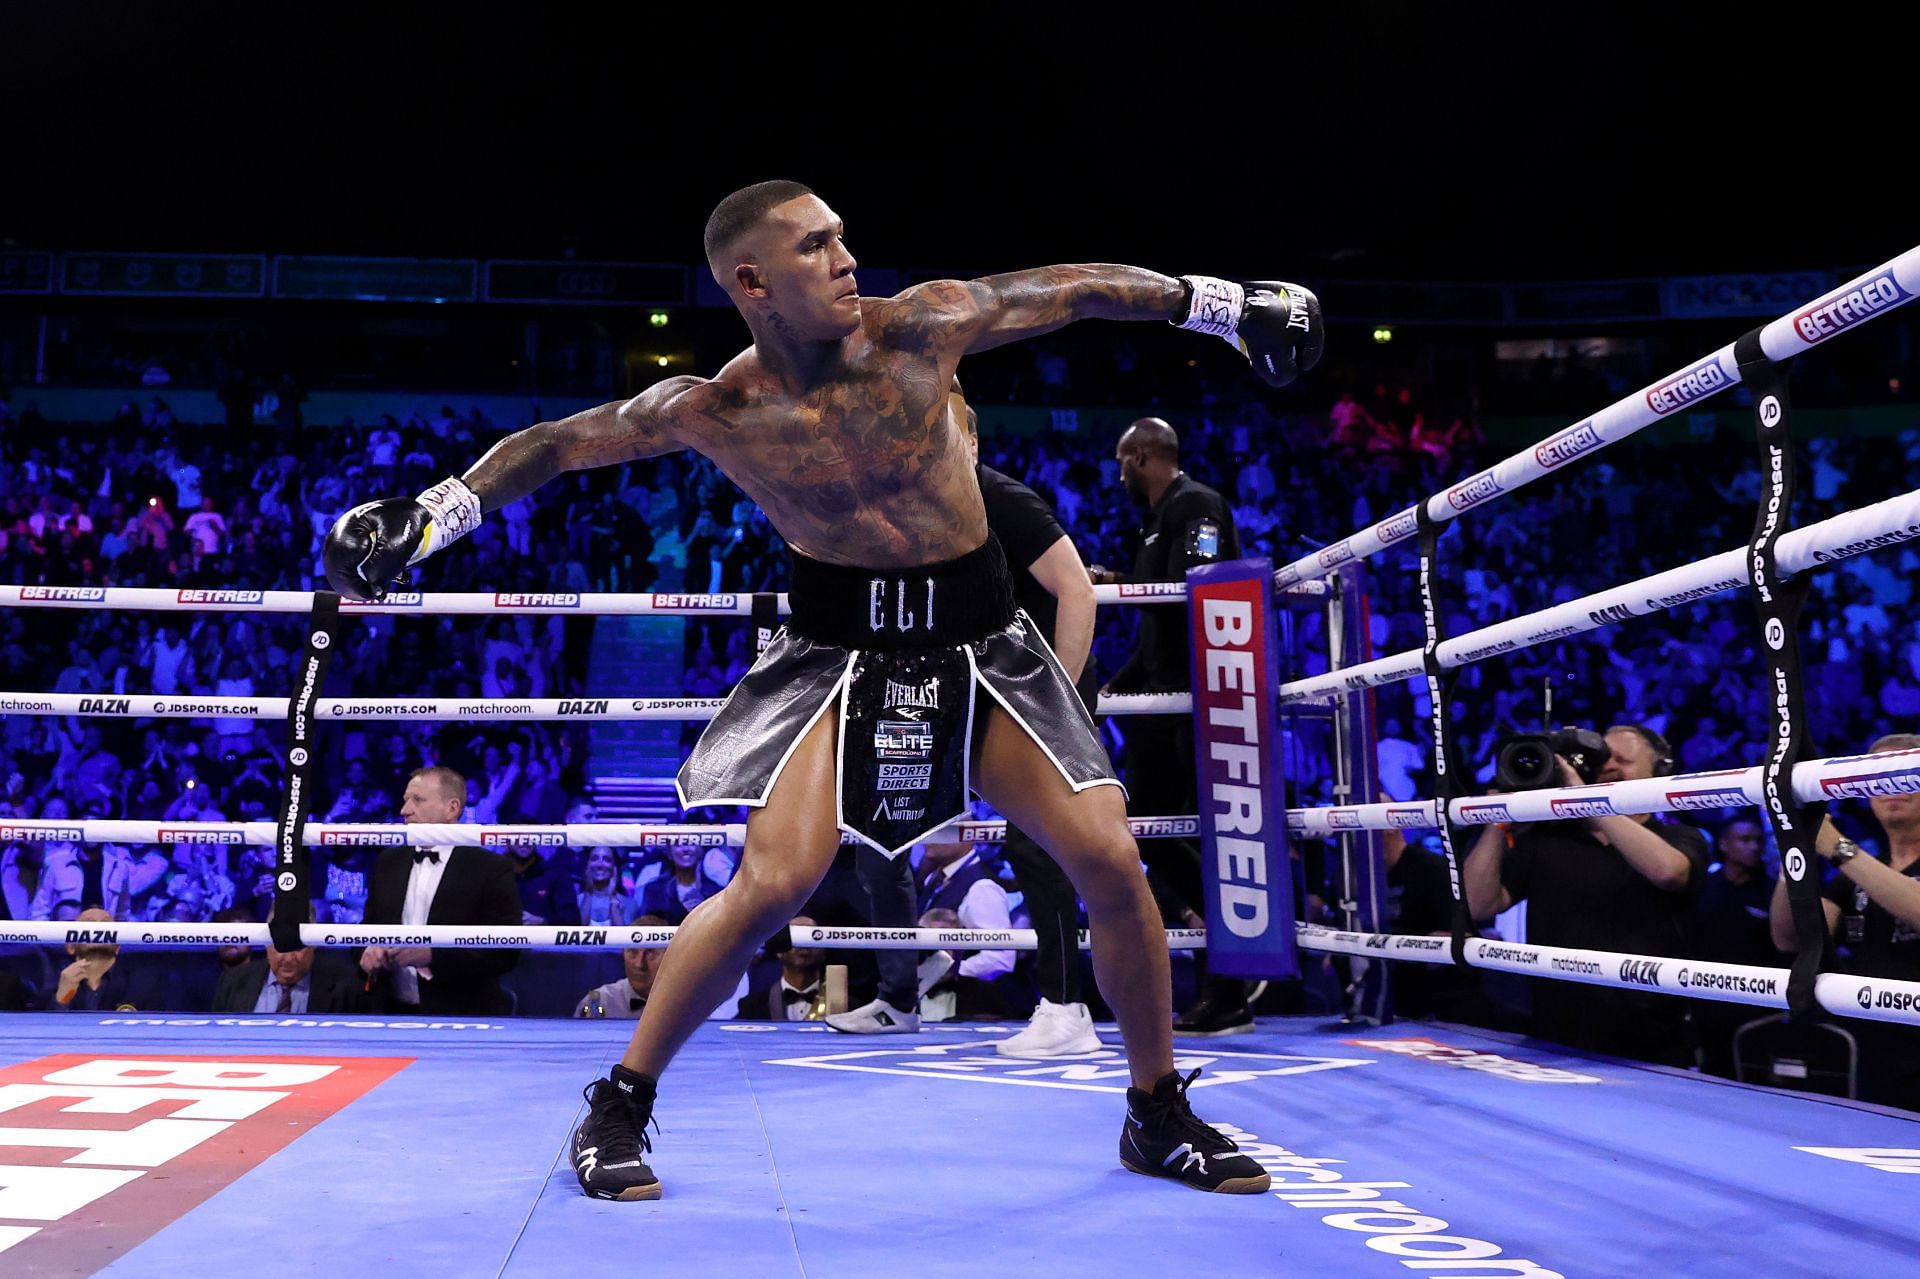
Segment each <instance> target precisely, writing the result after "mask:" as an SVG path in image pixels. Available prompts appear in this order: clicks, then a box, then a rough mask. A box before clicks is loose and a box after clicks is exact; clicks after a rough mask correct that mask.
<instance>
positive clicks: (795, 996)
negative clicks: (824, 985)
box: [780, 986, 813, 1005]
mask: <svg viewBox="0 0 1920 1279" xmlns="http://www.w3.org/2000/svg"><path fill="white" fill-rule="evenodd" d="M780 1000H781V1002H782V1003H783V1004H789V1005H791V1004H810V1003H812V1002H813V992H812V991H810V990H795V989H794V988H793V987H791V986H782V987H781V988H780Z"/></svg>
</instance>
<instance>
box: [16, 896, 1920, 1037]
mask: <svg viewBox="0 0 1920 1279" xmlns="http://www.w3.org/2000/svg"><path fill="white" fill-rule="evenodd" d="M267 927H268V926H267V925H265V924H141V923H104V922H103V923H93V922H88V923H85V924H79V923H68V922H56V923H48V922H43V921H37V920H36V921H25V922H19V923H15V922H11V921H8V922H0V943H23V942H24V943H38V944H53V945H58V944H61V943H69V944H74V943H77V944H85V945H119V946H129V947H141V948H146V947H152V948H156V949H158V948H193V947H204V946H255V947H257V946H264V945H265V944H266V943H267V941H268V935H267ZM1294 928H1295V931H1296V934H1297V936H1298V939H1299V942H1300V945H1301V947H1302V948H1303V949H1306V950H1312V951H1319V952H1325V953H1334V954H1349V955H1361V956H1365V957H1367V958H1374V959H1397V960H1406V961H1411V962H1414V963H1422V964H1447V965H1452V964H1453V963H1454V959H1453V955H1452V953H1451V943H1450V942H1449V941H1448V939H1447V938H1445V937H1440V936H1405V935H1398V934H1388V933H1358V932H1344V931H1340V930H1337V929H1332V928H1324V927H1321V926H1319V925H1315V924H1295V925H1294ZM674 932H675V929H674V928H673V927H671V926H665V927H662V926H631V927H615V926H601V925H585V926H570V927H561V926H556V925H552V924H537V925H501V926H498V927H490V926H488V925H484V924H303V925H301V927H300V941H301V942H302V944H304V945H308V946H313V947H317V948H322V949H329V948H330V949H339V948H343V947H355V946H370V945H379V946H446V947H501V946H510V947H515V948H517V949H522V950H572V951H580V950H593V951H608V950H624V949H627V948H629V947H641V948H646V949H658V948H661V947H664V946H666V945H667V944H668V943H670V942H671V941H672V940H673V935H674ZM789 935H790V936H791V937H792V939H793V940H794V942H795V943H797V944H800V945H804V946H809V947H813V948H816V949H820V950H935V949H947V948H951V949H956V950H1034V949H1037V948H1038V944H1039V943H1038V938H1037V936H1036V934H1035V933H1034V931H1033V930H1032V929H1030V928H1008V929H969V928H959V929H944V928H827V927H818V926H805V927H801V928H798V929H793V930H790V934H789ZM1166 936H1167V945H1168V947H1169V948H1170V949H1175V950H1198V949H1204V948H1205V946H1206V940H1207V937H1206V930H1205V929H1198V928H1193V929H1168V930H1167V932H1166ZM1079 946H1080V948H1081V949H1082V950H1086V949H1089V948H1090V946H1091V943H1090V941H1089V939H1088V934H1087V932H1086V930H1084V929H1082V930H1081V931H1080V934H1079ZM1464 959H1465V962H1466V964H1467V966H1469V967H1472V968H1488V969H1495V970H1499V971H1502V972H1512V973H1519V974H1522V975H1524V976H1529V977H1543V978H1548V979H1552V980H1555V981H1572V982H1578V983H1580V984H1582V985H1588V986H1609V987H1615V988H1619V989H1631V990H1651V991H1658V992H1660V993H1663V994H1669V995H1682V996H1690V997H1692V998H1696V999H1710V1000H1714V1001H1717V1002H1720V1003H1734V1004H1749V1005H1756V1006H1760V1007H1766V1008H1781V1009H1784V1008H1786V1007H1787V996H1786V987H1787V970H1786V969H1784V968H1759V967H1752V966H1748V965H1744V964H1721V963H1713V962H1709V961H1707V960H1691V959H1676V958H1674V957H1673V956H1671V955H1632V954H1624V953H1620V952H1616V951H1603V950H1580V949H1574V948H1570V947H1561V946H1537V945H1532V944H1529V943H1525V942H1506V941H1497V940H1493V939H1490V938H1484V937H1470V938H1468V939H1467V942H1466V947H1465V953H1464ZM1814 998H1815V1001H1816V1002H1817V1003H1818V1004H1819V1005H1820V1006H1821V1007H1822V1008H1824V1009H1826V1010H1827V1011H1828V1012H1830V1013H1833V1014H1835V1015H1836V1016H1841V1017H1852V1018H1856V1019H1864V1020H1871V1021H1886V1022H1899V1023H1903V1024H1907V1025H1920V982H1911V981H1896V980H1893V979H1890V978H1880V977H1854V976H1850V975H1848V974H1844V973H1823V974H1821V975H1820V976H1819V977H1818V978H1817V979H1816V980H1815V983H1814Z"/></svg>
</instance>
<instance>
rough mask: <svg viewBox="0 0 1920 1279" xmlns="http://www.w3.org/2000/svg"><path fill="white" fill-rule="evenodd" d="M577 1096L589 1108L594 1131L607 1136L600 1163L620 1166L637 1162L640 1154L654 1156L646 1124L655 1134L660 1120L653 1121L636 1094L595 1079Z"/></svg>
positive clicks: (611, 1082) (646, 1106)
mask: <svg viewBox="0 0 1920 1279" xmlns="http://www.w3.org/2000/svg"><path fill="white" fill-rule="evenodd" d="M580 1096H581V1099H582V1100H584V1101H585V1102H586V1103H587V1105H588V1106H589V1107H591V1108H592V1114H593V1123H594V1127H595V1129H596V1130H598V1131H601V1132H605V1133H606V1134H607V1136H606V1137H605V1138H604V1144H605V1147H606V1150H605V1154H604V1159H603V1162H606V1163H619V1162H621V1161H622V1160H625V1159H638V1158H639V1157H640V1155H641V1152H643V1151H644V1152H646V1153H647V1154H652V1153H653V1138H651V1137H649V1136H647V1121H648V1120H652V1121H653V1130H654V1131H655V1132H659V1131H660V1121H659V1120H657V1119H654V1118H653V1106H652V1105H651V1104H650V1103H648V1102H644V1101H642V1100H640V1098H639V1097H638V1096H637V1095H635V1094H631V1093H624V1092H621V1091H620V1089H619V1088H618V1087H617V1086H616V1085H615V1084H614V1082H613V1081H612V1080H610V1079H596V1080H594V1081H593V1082H592V1083H590V1084H588V1085H587V1086H586V1087H585V1088H584V1089H582V1090H581V1093H580Z"/></svg>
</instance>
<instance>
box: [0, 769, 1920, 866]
mask: <svg viewBox="0 0 1920 1279" xmlns="http://www.w3.org/2000/svg"><path fill="white" fill-rule="evenodd" d="M1765 784H1766V782H1765V770H1764V769H1763V768H1762V767H1760V766H1758V765H1756V766H1755V767H1752V768H1733V769H1724V770H1720V771H1716V772H1710V773H1679V774H1675V775H1674V776H1672V777H1643V778H1636V779H1634V780H1631V781H1624V782H1602V783H1599V784H1597V785H1593V786H1556V787H1552V788H1550V789H1544V790H1529V791H1518V792H1515V793H1514V794H1511V795H1484V796H1474V797H1468V798H1463V799H1456V800H1454V801H1452V803H1451V804H1450V805H1449V806H1448V809H1447V817H1448V820H1449V821H1451V822H1452V823H1453V824H1454V825H1457V826H1485V825H1490V824H1492V823H1495V822H1551V821H1569V820H1573V819H1578V818H1585V817H1608V816H1627V815H1632V814H1636V813H1671V812H1692V811H1699V810H1706V809H1721V808H1736V807H1741V806H1752V805H1757V804H1759V803H1760V802H1761V801H1762V798H1763V795H1762V788H1763V787H1764V786H1765ZM1793 790H1794V794H1795V795H1796V796H1797V797H1798V798H1799V799H1801V800H1803V801H1805V802H1807V803H1824V802H1826V801H1828V800H1834V799H1849V798H1853V799H1858V798H1867V797H1871V796H1874V795H1907V794H1920V749H1915V750H1904V751H1887V752H1885V753H1883V754H1879V755H1837V756H1834V757H1832V758H1829V759H1811V760H1805V761H1803V762H1802V763H1801V764H1800V765H1799V766H1798V767H1797V768H1795V769H1794V772H1793ZM1438 804H1439V801H1437V800H1433V799H1415V800H1408V801H1406V802H1405V803H1389V804H1341V805H1335V806H1331V807H1323V808H1291V809H1288V810H1287V815H1286V820H1287V826H1288V828H1289V829H1291V830H1295V831H1299V832H1303V833H1306V834H1313V835H1333V834H1339V833H1340V832H1342V831H1350V830H1418V829H1430V828H1433V827H1436V826H1438V825H1439V819H1438V818H1439V807H1438ZM1127 825H1128V827H1129V828H1130V829H1131V830H1132V833H1133V836H1134V838H1136V839H1170V838H1189V837H1193V836H1197V835H1198V834H1199V833H1200V822H1199V818H1198V817H1196V816H1191V815H1183V816H1175V817H1130V818H1128V819H1127ZM941 829H942V830H943V831H945V832H948V833H950V834H951V837H952V838H954V839H956V840H958V841H960V842H961V843H968V844H997V843H1003V842H1005V839H1006V830H1007V824H1006V823H1005V822H1004V821H961V822H955V823H953V824H952V825H950V826H946V827H942V828H941ZM746 830H747V828H746V826H745V824H744V823H739V822H734V823H730V824H727V825H722V826H699V825H691V824H687V825H644V824H640V823H627V822H578V823H574V824H571V825H556V826H513V825H508V824H505V823H501V824H498V825H492V826H483V825H476V824H472V823H447V824H441V823H428V822H417V823H413V824H397V823H396V824H377V823H366V822H309V823H307V827H306V833H305V839H304V842H305V843H306V844H307V845H308V846H310V847H338V846H347V847H355V846H358V847H396V848H401V847H430V846H434V845H458V846H466V847H481V848H541V847H553V848H560V847H565V848H602V847H608V848H659V847H669V846H671V845H673V844H686V843H691V844H699V845H701V846H703V847H734V848H737V847H740V846H741V845H742V844H743V843H745V840H746ZM273 836H274V823H272V822H166V821H122V820H117V819H111V818H85V819H82V820H79V821H64V822H63V821H46V820H42V819H27V818H13V819H7V820H4V821H0V842H6V841H17V842H20V843H39V844H48V843H76V844H104V843H112V844H251V845H256V846H259V845H270V844H272V843H273ZM843 838H844V839H847V840H851V839H853V838H854V837H853V836H843Z"/></svg>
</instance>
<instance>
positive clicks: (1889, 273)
mask: <svg viewBox="0 0 1920 1279" xmlns="http://www.w3.org/2000/svg"><path fill="white" fill-rule="evenodd" d="M1916 294H1920V248H1913V249H1909V250H1907V251H1906V252H1905V253H1903V254H1901V255H1900V256H1899V257H1897V258H1894V259H1893V260H1892V261H1890V262H1884V263H1882V264H1881V265H1879V266H1877V267H1875V268H1873V269H1872V270H1871V271H1868V272H1866V273H1864V274H1862V275H1858V276H1855V277H1854V278H1853V279H1851V280H1849V281H1847V282H1846V283H1845V284H1843V285H1841V286H1840V287H1839V288H1837V289H1833V290H1831V291H1830V292H1828V293H1825V294H1822V295H1821V296H1820V297H1819V298H1816V299H1815V300H1814V301H1812V302H1809V303H1807V304H1806V305H1805V306H1802V307H1800V308H1798V309H1796V310H1795V311H1793V312H1792V313H1791V314H1788V315H1783V316H1781V317H1780V318H1778V319H1776V320H1774V321H1773V322H1772V323H1770V324H1768V325H1767V326H1766V327H1765V328H1764V329H1762V330H1761V332H1760V349H1761V350H1762V351H1763V352H1765V353H1766V356H1767V358H1768V359H1771V360H1776V361H1778V360H1784V359H1787V358H1789V357H1791V356H1795V355H1798V354H1800V353H1801V352H1802V351H1806V350H1810V349H1811V348H1813V347H1815V346H1818V345H1819V344H1820V343H1822V342H1825V341H1827V340H1828V339H1829V338H1833V337H1837V336H1839V335H1840V334H1842V333H1845V332H1847V331H1848V330H1850V329H1852V328H1854V327H1855V326H1857V325H1860V324H1864V323H1865V322H1867V321H1868V320H1872V319H1876V318H1878V317H1879V316H1882V315H1885V314H1886V313H1887V312H1888V311H1892V310H1894V309H1896V308H1898V307H1901V306H1905V305H1906V304H1907V303H1908V302H1910V301H1912V300H1913V298H1914V296H1915V295H1916ZM1739 381H1740V367H1739V365H1738V364H1737V363H1736V362H1735V360H1734V355H1733V344H1732V343H1728V344H1727V345H1726V346H1724V347H1722V348H1720V349H1719V350H1718V351H1716V352H1714V353H1713V354H1712V355H1709V356H1707V357H1706V358H1705V359H1703V360H1698V361H1695V362H1694V363H1692V364H1690V365H1688V366H1686V367H1685V368H1683V369H1680V370H1677V371H1676V372H1674V373H1672V374H1669V375H1668V376H1667V377H1664V378H1661V379H1660V380H1659V381H1657V382H1655V383H1653V384H1652V385H1650V386H1646V387H1643V388H1641V389H1640V390H1638V391H1635V392H1634V393H1633V394H1632V395H1629V396H1626V397H1625V398H1623V399H1620V400H1616V401H1615V402H1614V403H1613V404H1611V405H1609V406H1607V407H1606V408H1604V409H1601V410H1600V411H1599V412H1598V413H1595V414H1594V415H1593V416H1592V417H1590V418H1586V419H1584V420H1582V421H1579V422H1576V423H1574V424H1573V425H1572V426H1569V427H1566V428H1565V429H1563V430H1560V431H1557V432H1555V433H1554V434H1553V435H1550V436H1548V437H1547V438H1546V439H1545V440H1542V441H1541V442H1540V443H1539V444H1537V445H1535V446H1534V447H1533V448H1531V449H1528V450H1526V451H1525V452H1522V453H1516V454H1514V455H1513V456H1512V457H1510V458H1507V459H1506V460H1505V461H1503V462H1499V463H1496V464H1495V465H1493V466H1491V467H1489V468H1487V469H1486V470H1484V471H1482V472H1480V473H1479V474H1478V475H1474V476H1471V477H1469V478H1467V479H1464V480H1462V481H1460V482H1459V483H1458V484H1455V485H1454V486H1453V487H1452V488H1450V489H1448V490H1446V491H1445V492H1444V493H1436V494H1434V495H1433V496H1432V497H1429V498H1427V499H1426V508H1427V513H1428V514H1429V515H1430V516H1432V517H1433V519H1435V520H1436V521H1441V522H1445V521H1447V520H1451V519H1453V518H1454V517H1456V516H1458V515H1462V514H1464V513H1466V512H1467V511H1470V510H1472V509H1474V508H1475V507H1477V506H1481V505H1484V504H1485V503H1487V502H1490V501H1492V500H1493V499H1494V498H1496V497H1498V496H1499V495H1500V494H1502V493H1511V492H1514V491H1516V490H1518V489H1520V488H1522V487H1524V486H1525V485H1527V484H1531V483H1532V482H1533V481H1535V480H1537V479H1539V478H1540V477H1541V476H1543V475H1547V474H1549V473H1551V472H1552V471H1554V470H1556V469H1558V468H1559V467H1561V466H1564V465H1565V464H1567V463H1568V462H1571V461H1573V459H1575V458H1577V457H1583V456H1585V455H1586V454H1588V453H1592V452H1595V451H1597V450H1599V449H1602V448H1605V447H1606V446H1607V445H1609V444H1614V443H1617V442H1618V441H1620V440H1623V439H1626V438H1627V437H1628V436H1630V435H1633V434H1634V433H1635V432H1637V431H1640V430H1641V429H1643V428H1645V427H1648V426H1651V425H1653V424H1654V423H1655V422H1658V421H1661V420H1662V419H1664V418H1666V417H1667V416H1669V415H1670V414H1673V413H1677V412H1679V411H1680V410H1682V409H1685V408H1689V407H1691V406H1693V405H1695V404H1697V403H1699V402H1700V401H1702V400H1704V399H1707V398H1709V397H1710V396H1713V395H1715V394H1717V393H1719V392H1720V391H1723V390H1725V389H1727V388H1728V387H1730V386H1733V385H1735V384H1736V383H1738V382H1739ZM1416 509H1417V508H1416V507H1408V508H1407V509H1406V510H1404V511H1401V512H1400V513H1399V514H1397V515H1392V516H1389V517H1387V518H1386V519H1384V520H1381V521H1380V522H1379V523H1378V524H1375V525H1373V526H1372V527H1371V528H1367V529H1363V530H1361V531H1360V532H1358V533H1355V534H1353V535H1352V536H1351V537H1348V538H1344V539H1342V540H1341V541H1339V542H1336V543H1334V544H1333V545H1332V546H1329V547H1327V548H1326V549H1325V550H1322V551H1317V552H1315V553H1314V554H1312V555H1306V556H1302V557H1301V558H1300V559H1297V560H1295V561H1294V562H1293V563H1291V564H1288V565H1286V566H1284V567H1283V568H1281V569H1280V570H1279V571H1278V572H1276V573H1275V574H1274V580H1275V581H1276V582H1278V583H1281V584H1282V585H1287V584H1297V583H1299V582H1305V581H1312V580H1314V579H1316V578H1321V577H1325V576H1326V575H1327V574H1328V573H1329V572H1331V571H1332V570H1333V569H1335V568H1337V567H1339V566H1340V565H1341V564H1345V563H1347V562H1348V561H1349V560H1363V559H1366V558H1367V557H1368V556H1371V555H1375V554H1377V553H1378V552H1380V551H1382V550H1384V549H1386V548H1387V547H1389V546H1393V545H1395V544H1396V543H1399V542H1404V541H1406V540H1407V539H1408V538H1411V537H1412V536H1413V535H1414V533H1415V531H1416V530H1415V511H1416Z"/></svg>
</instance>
